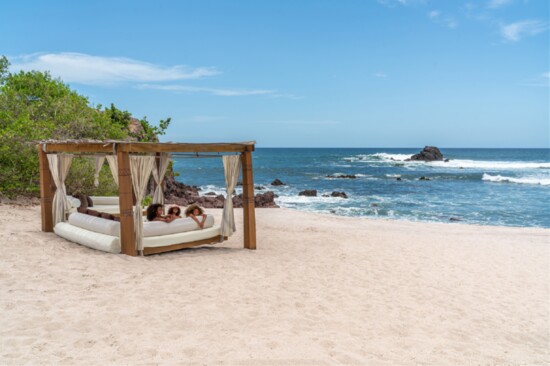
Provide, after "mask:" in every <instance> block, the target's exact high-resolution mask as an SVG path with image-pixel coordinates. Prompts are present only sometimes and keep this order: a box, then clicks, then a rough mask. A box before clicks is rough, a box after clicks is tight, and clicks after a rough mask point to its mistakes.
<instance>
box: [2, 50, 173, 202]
mask: <svg viewBox="0 0 550 366" xmlns="http://www.w3.org/2000/svg"><path fill="white" fill-rule="evenodd" d="M8 67H9V61H8V59H7V58H6V57H5V56H2V57H0V195H5V196H8V197H14V196H17V195H30V196H38V195H39V193H40V190H39V180H40V174H39V169H38V154H37V150H36V143H37V141H40V140H46V139H57V140H67V139H96V140H105V139H111V140H127V139H137V140H138V141H158V140H157V135H161V134H164V133H165V130H166V128H168V125H169V124H170V118H168V119H166V120H163V121H160V124H159V126H158V127H157V126H153V125H151V124H150V123H149V122H148V121H147V119H146V118H143V119H142V120H136V121H138V122H139V125H140V126H141V128H142V130H143V133H141V134H139V136H134V135H135V134H134V133H131V132H130V131H129V129H128V125H129V124H130V123H131V122H132V121H133V120H135V119H134V118H132V116H131V114H130V113H129V112H127V111H121V110H119V109H117V108H116V107H115V106H114V105H113V104H111V106H110V108H105V109H103V110H102V109H101V106H97V107H94V106H92V105H90V103H89V101H88V98H87V97H85V96H82V95H80V94H78V93H77V92H75V91H74V90H72V89H71V88H70V87H69V86H68V85H67V84H65V83H63V82H62V81H61V80H60V79H54V78H52V77H51V75H50V74H49V73H48V72H39V71H29V72H24V71H20V72H18V73H10V72H9V71H8ZM73 164H74V165H73V167H72V169H73V170H75V171H74V172H71V173H69V177H68V178H67V186H68V187H71V188H72V189H78V190H81V191H83V192H82V193H86V194H93V193H94V192H97V190H96V189H95V187H93V178H92V184H91V185H89V184H88V183H86V184H84V181H85V182H89V181H88V180H87V179H88V178H86V179H83V182H78V180H79V179H80V178H78V175H77V174H76V173H77V172H78V173H79V174H82V176H83V177H88V176H87V175H86V174H87V173H85V172H84V170H85V166H86V163H83V162H77V161H75V162H74V163H73ZM104 168H105V167H104ZM103 171H105V172H103ZM90 172H91V173H90V174H91V175H92V177H93V169H90ZM107 173H109V174H107ZM101 174H102V175H101V176H105V177H104V178H100V179H104V180H105V181H108V179H110V180H111V181H112V178H108V177H110V172H108V168H107V170H106V169H103V170H102V173H101ZM113 184H114V182H113ZM100 187H101V185H100ZM112 188H113V186H112V185H111V186H106V187H105V191H106V192H107V191H110V192H112ZM68 191H69V192H70V190H68ZM115 192H116V190H115Z"/></svg>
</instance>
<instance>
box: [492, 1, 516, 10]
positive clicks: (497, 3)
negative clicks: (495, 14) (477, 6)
mask: <svg viewBox="0 0 550 366" xmlns="http://www.w3.org/2000/svg"><path fill="white" fill-rule="evenodd" d="M512 2H513V0H490V1H489V2H488V3H487V7H488V8H489V9H498V8H500V7H503V6H505V5H508V4H511V3H512Z"/></svg>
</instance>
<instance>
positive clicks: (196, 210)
mask: <svg viewBox="0 0 550 366" xmlns="http://www.w3.org/2000/svg"><path fill="white" fill-rule="evenodd" d="M185 217H190V218H192V219H193V220H194V221H195V222H196V223H197V225H199V227H200V228H201V229H204V222H205V221H206V214H205V213H204V210H203V209H202V208H201V207H200V206H199V205H197V204H196V203H193V204H192V205H190V206H189V207H187V209H186V210H185Z"/></svg>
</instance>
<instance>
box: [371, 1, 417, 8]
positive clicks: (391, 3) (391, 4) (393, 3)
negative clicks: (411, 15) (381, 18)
mask: <svg viewBox="0 0 550 366" xmlns="http://www.w3.org/2000/svg"><path fill="white" fill-rule="evenodd" d="M425 2H426V0H378V3H379V4H382V5H384V6H387V7H389V8H393V7H395V6H396V5H401V6H414V5H417V4H418V5H421V4H424V3H425Z"/></svg>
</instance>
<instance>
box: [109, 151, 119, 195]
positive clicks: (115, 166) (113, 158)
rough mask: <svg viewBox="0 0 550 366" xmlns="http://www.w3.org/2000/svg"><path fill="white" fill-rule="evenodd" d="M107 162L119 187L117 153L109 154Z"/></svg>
mask: <svg viewBox="0 0 550 366" xmlns="http://www.w3.org/2000/svg"><path fill="white" fill-rule="evenodd" d="M107 162H108V163H109V168H111V174H112V175H113V179H114V180H115V183H116V186H117V187H118V160H117V157H116V155H107Z"/></svg>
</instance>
